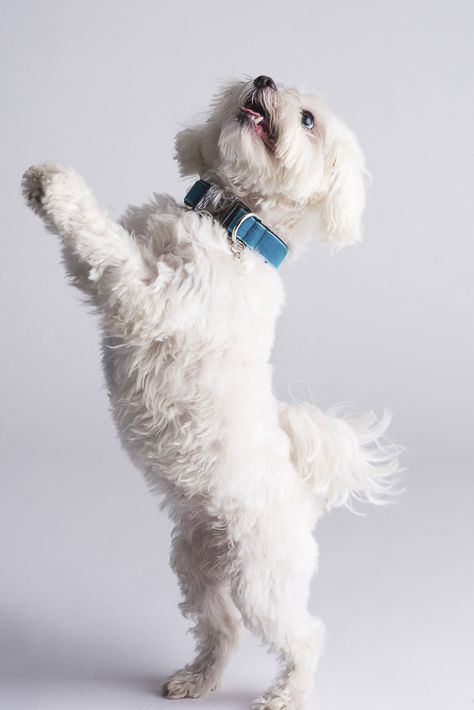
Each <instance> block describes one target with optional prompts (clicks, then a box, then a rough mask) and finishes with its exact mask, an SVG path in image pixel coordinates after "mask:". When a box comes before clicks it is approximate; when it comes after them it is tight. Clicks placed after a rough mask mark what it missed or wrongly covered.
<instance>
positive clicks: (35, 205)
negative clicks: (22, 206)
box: [21, 163, 61, 219]
mask: <svg viewBox="0 0 474 710" xmlns="http://www.w3.org/2000/svg"><path fill="white" fill-rule="evenodd" d="M60 172H61V168H60V167H59V166H58V165H54V163H41V164H40V165H32V166H31V167H30V168H28V170H27V171H26V172H25V174H24V175H23V178H22V181H21V187H22V190H23V195H24V197H25V201H26V204H27V205H28V207H31V209H32V210H33V212H36V214H39V215H40V217H43V219H44V218H45V217H46V216H47V214H46V210H45V208H44V201H45V197H46V192H47V189H48V187H49V185H50V183H51V181H52V179H53V177H54V176H55V175H57V174H58V173H60Z"/></svg>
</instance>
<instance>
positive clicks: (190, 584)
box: [162, 527, 241, 699]
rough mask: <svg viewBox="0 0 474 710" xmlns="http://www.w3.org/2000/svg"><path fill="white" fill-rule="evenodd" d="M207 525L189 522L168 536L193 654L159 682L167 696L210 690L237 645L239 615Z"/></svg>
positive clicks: (194, 694)
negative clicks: (186, 531)
mask: <svg viewBox="0 0 474 710" xmlns="http://www.w3.org/2000/svg"><path fill="white" fill-rule="evenodd" d="M211 540H212V532H210V531H209V529H204V528H203V527H201V528H199V527H198V528H193V530H192V532H191V533H190V534H182V533H181V532H180V533H179V534H176V533H175V535H174V537H173V551H172V559H171V563H172V567H173V569H174V570H175V572H176V573H177V575H178V579H179V583H180V587H181V591H182V593H183V596H184V602H183V603H182V604H181V609H182V611H183V614H184V615H185V616H187V617H191V618H194V619H195V620H196V624H195V626H194V628H193V633H194V635H195V638H196V651H197V653H196V658H195V659H194V660H193V661H192V663H190V664H188V665H187V666H185V667H184V668H183V669H182V670H179V671H177V672H176V673H174V674H173V675H172V676H171V677H170V678H169V679H168V680H167V681H166V682H165V683H164V685H163V689H162V690H163V695H164V696H165V697H167V698H172V699H179V698H199V697H201V696H202V695H205V694H206V693H208V692H210V691H212V690H215V689H216V688H217V686H218V685H219V682H220V678H221V676H222V673H223V671H224V669H225V667H226V665H227V662H228V660H229V658H230V655H231V653H232V651H233V650H234V648H235V647H236V646H237V643H238V639H239V630H240V626H241V616H240V614H239V612H238V611H237V609H236V607H235V605H234V603H233V601H232V597H231V594H230V589H229V582H228V578H226V576H224V569H225V557H226V555H225V552H224V550H223V549H222V548H221V547H220V545H217V546H216V544H215V543H214V542H212V541H211Z"/></svg>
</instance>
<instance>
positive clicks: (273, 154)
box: [176, 76, 365, 248]
mask: <svg viewBox="0 0 474 710" xmlns="http://www.w3.org/2000/svg"><path fill="white" fill-rule="evenodd" d="M176 157H177V159H178V162H179V164H180V169H181V174H182V175H183V176H185V175H200V176H201V177H202V178H204V179H208V180H209V181H211V182H217V183H218V184H220V185H221V186H222V187H223V188H225V189H228V190H230V191H232V192H233V193H234V194H235V195H236V196H237V197H238V198H239V199H241V200H242V201H243V202H246V204H248V205H249V207H251V208H252V210H255V211H256V212H258V213H259V215H260V216H261V217H262V219H263V220H264V221H266V222H267V223H268V224H269V226H271V227H273V228H277V229H279V230H280V232H281V234H282V237H283V238H285V240H286V237H289V238H288V242H289V245H290V248H295V247H297V246H298V245H299V244H301V243H302V242H303V241H305V239H306V238H308V237H309V236H312V235H313V234H316V235H317V236H318V237H319V238H320V239H322V240H325V241H328V242H330V243H331V244H332V245H333V246H334V247H335V248H340V247H342V246H345V245H346V244H350V243H353V242H356V241H358V240H359V239H360V237H361V216H362V211H363V208H364V202H365V186H364V175H365V167H364V157H363V154H362V151H361V149H360V147H359V145H358V143H357V140H356V138H355V136H354V134H353V133H352V131H351V130H350V129H349V128H348V127H347V126H346V125H345V124H344V123H343V122H342V121H341V120H340V119H339V118H337V117H336V116H334V114H332V113H331V111H330V110H329V108H328V107H327V105H326V104H325V102H324V101H323V100H322V99H320V98H318V97H316V96H305V95H302V94H300V93H299V92H298V91H296V90H294V89H288V88H284V87H281V86H277V85H276V84H275V82H274V81H273V79H271V78H270V77H268V76H259V77H257V78H256V79H254V80H252V81H249V82H232V83H230V84H227V85H226V86H224V88H223V89H222V91H221V92H220V93H219V94H218V95H217V96H216V97H215V99H214V102H213V104H212V108H211V111H210V114H209V116H208V118H207V120H206V121H205V122H204V123H202V124H201V125H197V126H195V127H192V128H187V129H185V130H183V131H181V132H180V133H179V134H178V135H177V137H176Z"/></svg>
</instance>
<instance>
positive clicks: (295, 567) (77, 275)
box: [23, 76, 398, 710]
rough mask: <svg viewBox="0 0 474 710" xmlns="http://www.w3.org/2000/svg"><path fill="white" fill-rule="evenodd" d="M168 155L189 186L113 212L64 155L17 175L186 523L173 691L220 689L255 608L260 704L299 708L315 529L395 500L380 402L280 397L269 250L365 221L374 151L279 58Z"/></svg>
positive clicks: (341, 241)
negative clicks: (323, 402) (355, 504)
mask: <svg viewBox="0 0 474 710" xmlns="http://www.w3.org/2000/svg"><path fill="white" fill-rule="evenodd" d="M176 154H177V159H178V162H179V165H180V169H181V174H182V175H183V176H191V175H195V176H200V179H199V180H198V181H197V182H196V183H195V184H194V185H193V187H192V188H191V189H190V191H189V192H188V193H187V195H186V198H185V205H183V204H182V203H179V202H176V201H175V200H174V199H172V198H171V197H169V196H163V195H161V196H160V195H155V196H154V198H153V199H152V201H151V202H150V203H149V204H146V205H143V206H140V207H130V208H129V209H128V210H127V211H126V213H125V215H124V216H123V218H122V219H121V221H120V222H119V223H117V222H114V221H113V220H111V219H110V217H109V216H108V215H107V213H106V212H104V211H103V210H102V209H100V207H99V206H98V205H97V203H96V201H95V199H94V197H93V195H92V193H91V192H90V190H89V189H88V188H87V186H86V185H85V183H84V182H83V180H82V179H81V178H80V177H79V176H78V175H77V174H76V173H75V172H74V171H72V170H70V169H67V170H64V169H62V168H59V167H57V166H56V165H52V164H44V165H38V166H33V167H31V168H30V169H29V170H28V171H27V172H26V173H25V175H24V178H23V190H24V194H25V198H26V200H27V203H28V204H29V205H30V207H31V208H32V209H33V210H34V211H35V212H36V213H37V214H39V216H40V217H41V218H42V219H43V220H44V222H45V224H46V226H47V228H48V229H49V230H50V231H51V232H53V233H55V234H57V235H59V237H60V238H61V242H62V248H63V257H64V263H65V266H66V270H67V272H68V274H69V276H70V278H71V280H72V283H73V284H74V285H76V286H77V287H78V288H79V289H81V290H82V291H83V292H84V293H85V294H86V296H87V298H88V299H89V301H90V303H92V304H93V305H94V306H95V308H96V310H97V312H98V314H99V316H100V324H101V329H102V333H103V366H104V372H105V377H106V381H107V386H108V393H109V397H110V401H111V409H112V412H113V416H114V419H115V423H116V426H117V430H118V432H119V435H120V438H121V441H122V444H123V446H124V448H125V450H126V451H127V453H128V454H129V456H130V457H131V459H132V460H133V462H134V463H135V464H136V465H137V466H138V468H139V469H140V470H141V471H142V472H143V474H144V476H145V478H146V480H147V482H148V484H149V486H150V488H151V489H152V490H153V491H154V492H156V493H157V494H159V495H160V496H162V498H163V501H164V504H165V505H166V506H167V507H168V509H169V512H170V515H171V517H172V519H173V520H174V523H175V527H174V532H173V538H172V556H171V564H172V567H173V569H174V570H175V572H176V573H177V575H178V578H179V583H180V587H181V591H182V594H183V598H184V601H183V603H182V610H183V613H184V614H186V615H188V616H189V617H191V618H192V619H193V620H194V622H195V626H194V633H195V636H196V642H197V644H196V646H197V648H196V658H195V659H194V661H192V662H191V663H190V664H189V665H187V666H186V667H185V668H184V669H183V670H181V671H178V672H177V673H175V674H174V675H173V676H172V677H171V678H170V679H169V680H168V681H167V682H166V683H165V685H164V688H163V693H164V695H165V696H166V697H168V698H184V697H200V696H201V695H203V694H205V693H207V692H209V691H211V690H214V689H215V688H216V687H217V686H218V685H219V682H220V678H221V674H222V672H223V670H224V668H225V666H226V663H227V660H228V658H229V656H230V654H231V653H232V651H233V649H234V648H235V646H236V644H237V642H238V636H239V627H240V625H241V623H242V621H243V622H244V623H245V624H246V625H247V626H248V627H249V628H250V629H251V630H252V631H254V632H255V633H257V634H258V635H259V636H260V637H261V638H262V639H263V640H264V641H265V643H266V644H267V645H268V646H269V647H270V648H271V649H272V650H274V651H275V652H276V653H277V654H278V656H279V659H280V664H281V669H280V673H279V675H278V677H277V680H276V682H275V684H274V685H273V686H272V687H271V688H270V689H269V690H268V691H267V692H266V693H265V694H264V695H263V696H262V697H261V698H259V699H258V700H257V701H256V702H255V707H256V708H260V709H261V710H283V709H284V708H285V709H286V710H303V708H306V707H307V702H308V697H309V693H310V691H311V687H312V681H313V675H314V672H315V669H316V665H317V662H318V658H319V656H320V654H321V651H322V647H323V639H324V632H323V626H322V624H321V622H320V621H319V620H317V619H315V618H313V617H312V616H311V615H310V614H309V612H308V609H307V605H308V597H309V587H310V581H311V578H312V576H313V574H314V572H315V569H316V561H317V547H316V542H315V540H314V538H313V535H312V531H313V528H314V526H315V523H316V521H317V519H318V518H319V517H320V516H321V515H322V514H323V513H324V512H326V511H327V510H329V509H330V508H332V507H334V506H338V505H344V504H347V503H349V502H350V501H351V499H352V498H354V497H356V498H357V497H360V498H363V499H367V500H369V501H372V502H380V501H383V499H384V496H385V495H386V494H387V493H388V492H390V490H391V487H392V483H391V480H392V474H394V473H395V472H396V470H397V466H398V463H397V460H398V459H397V457H398V451H397V448H396V447H394V446H393V445H391V444H390V443H388V442H387V441H386V440H385V438H384V434H385V431H386V428H387V425H388V422H389V417H388V415H384V416H383V417H382V418H381V419H380V420H378V419H377V418H376V417H375V416H374V415H373V413H369V414H367V415H364V416H362V417H351V416H350V415H348V414H347V413H346V414H344V413H343V412H337V411H333V412H329V413H323V412H321V411H320V410H318V409H317V408H316V407H314V406H311V405H309V404H298V405H287V404H282V403H279V402H278V401H277V400H276V398H275V396H274V394H273V390H272V370H271V365H270V364H269V359H270V354H271V348H272V343H273V337H274V329H275V322H276V319H277V317H278V314H279V311H280V309H281V306H282V302H283V289H282V283H281V279H280V275H279V272H278V268H277V267H278V266H279V264H280V262H281V261H282V260H283V258H284V257H285V256H286V253H287V252H289V253H290V254H293V255H296V254H297V253H298V252H299V250H300V248H301V247H302V246H303V245H304V243H305V242H306V241H307V240H308V239H310V238H311V237H312V236H313V235H316V236H317V237H319V238H320V239H322V240H325V241H327V242H328V243H329V244H331V245H332V246H333V248H336V249H338V248H340V247H342V246H344V245H346V244H350V243H352V242H356V241H358V240H359V239H360V233H361V223H360V222H361V214H362V210H363V207H364V159H363V155H362V152H361V150H360V148H359V146H358V143H357V141H356V139H355V137H354V135H353V133H352V132H351V131H350V130H349V129H348V128H347V126H346V125H345V124H344V123H343V122H342V121H341V120H340V119H338V118H337V117H335V116H334V115H333V113H332V112H331V111H330V110H329V108H328V107H327V105H326V104H325V103H324V102H323V101H322V100H321V99H319V98H317V97H314V96H304V95H302V94H300V93H299V92H298V91H296V90H293V89H288V88H285V87H282V86H277V85H276V84H275V82H274V81H273V79H271V78H270V77H267V76H259V77H257V78H256V79H255V80H253V81H245V82H232V83H229V84H227V85H226V86H225V87H224V88H223V89H222V90H221V92H220V93H219V94H218V96H217V97H216V99H215V101H214V103H213V106H212V109H211V111H210V113H209V116H208V118H207V120H206V121H205V122H204V123H202V124H201V125H198V126H195V127H192V128H188V129H186V130H183V131H182V132H181V133H179V134H178V136H177V139H176Z"/></svg>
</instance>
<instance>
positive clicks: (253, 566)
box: [234, 527, 324, 710]
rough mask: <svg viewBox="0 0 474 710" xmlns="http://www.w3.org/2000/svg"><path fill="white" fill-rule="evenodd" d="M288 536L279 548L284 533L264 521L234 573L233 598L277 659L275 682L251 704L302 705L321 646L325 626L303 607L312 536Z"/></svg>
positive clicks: (278, 709) (264, 708)
mask: <svg viewBox="0 0 474 710" xmlns="http://www.w3.org/2000/svg"><path fill="white" fill-rule="evenodd" d="M280 532H281V531H280ZM265 538H266V539H265ZM291 538H292V539H291V540H288V545H286V549H283V548H284V547H285V543H284V542H283V539H284V538H282V537H281V535H278V534H277V535H276V536H274V535H272V534H271V532H270V530H269V528H268V527H267V529H266V531H265V533H264V534H263V535H262V536H261V541H260V544H258V541H257V540H254V541H253V544H252V545H251V549H250V550H249V552H248V553H245V552H244V554H243V556H242V560H241V563H240V571H239V573H238V575H237V578H236V583H235V589H234V598H235V601H236V604H237V606H238V608H239V610H240V611H241V613H242V616H243V618H244V622H245V623H246V625H247V626H248V627H249V628H250V629H251V630H252V631H254V632H256V633H257V634H258V635H259V636H261V637H262V638H263V640H264V641H265V643H266V644H267V645H268V646H269V647H270V649H271V650H273V651H275V652H277V653H278V655H279V659H280V663H281V670H280V674H279V676H278V677H277V680H276V682H275V684H274V685H273V686H272V687H271V688H270V689H269V690H268V691H267V692H266V693H264V695H263V696H262V697H260V698H259V699H258V700H256V701H255V703H254V705H253V708H255V710H305V708H307V707H308V706H307V705H306V703H307V701H308V695H309V693H310V691H311V689H312V684H313V676H314V673H315V671H316V666H317V663H318V660H319V657H320V655H321V653H322V650H323V645H324V626H323V624H322V622H321V621H320V620H319V619H317V618H315V617H312V616H311V615H310V613H309V612H308V610H307V601H308V596H309V584H310V580H311V576H312V572H313V569H314V563H315V559H316V549H315V542H314V540H313V539H312V536H311V535H310V534H309V532H307V531H306V532H305V533H304V535H301V536H299V539H298V536H295V535H291ZM262 539H263V544H262ZM272 539H273V542H272ZM277 548H278V549H277Z"/></svg>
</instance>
